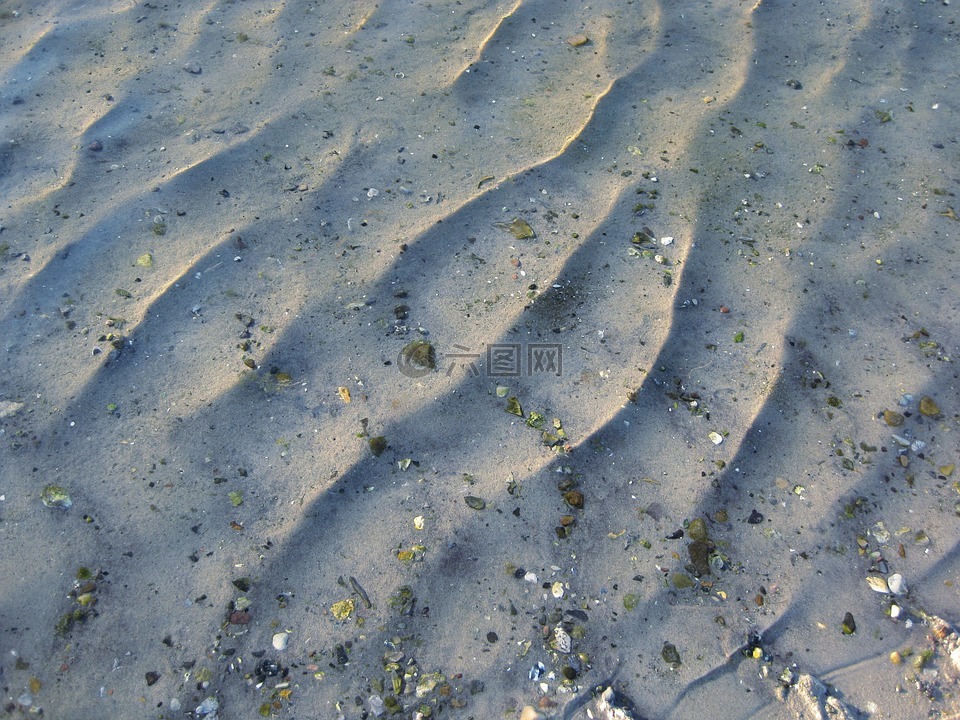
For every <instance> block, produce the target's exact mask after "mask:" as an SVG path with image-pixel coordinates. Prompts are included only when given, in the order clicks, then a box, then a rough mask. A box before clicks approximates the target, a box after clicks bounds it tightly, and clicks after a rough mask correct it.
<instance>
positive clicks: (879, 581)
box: [867, 575, 890, 593]
mask: <svg viewBox="0 0 960 720" xmlns="http://www.w3.org/2000/svg"><path fill="white" fill-rule="evenodd" d="M867 584H868V585H869V586H870V589H871V590H873V591H874V592H878V593H889V592H890V586H889V585H887V581H886V579H884V578H882V577H880V576H879V575H867Z"/></svg>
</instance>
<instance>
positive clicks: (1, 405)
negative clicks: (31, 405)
mask: <svg viewBox="0 0 960 720" xmlns="http://www.w3.org/2000/svg"><path fill="white" fill-rule="evenodd" d="M22 409H23V403H22V402H13V401H12V400H2V401H0V419H3V418H8V417H13V416H14V415H16V414H17V413H18V412H20V411H21V410H22Z"/></svg>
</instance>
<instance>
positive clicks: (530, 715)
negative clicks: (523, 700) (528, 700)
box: [520, 705, 544, 720]
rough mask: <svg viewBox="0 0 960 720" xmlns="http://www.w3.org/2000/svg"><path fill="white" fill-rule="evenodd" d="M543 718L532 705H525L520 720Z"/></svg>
mask: <svg viewBox="0 0 960 720" xmlns="http://www.w3.org/2000/svg"><path fill="white" fill-rule="evenodd" d="M543 717H544V716H543V715H541V714H540V713H538V712H537V711H536V709H535V708H534V707H533V706H532V705H525V706H524V708H523V710H521V711H520V720H543Z"/></svg>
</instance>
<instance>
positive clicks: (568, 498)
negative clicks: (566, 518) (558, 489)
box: [563, 490, 583, 509]
mask: <svg viewBox="0 0 960 720" xmlns="http://www.w3.org/2000/svg"><path fill="white" fill-rule="evenodd" d="M563 499H564V502H566V503H567V505H569V506H570V507H572V508H577V509H581V508H583V493H582V492H580V491H579V490H570V491H568V492H565V493H564V494H563Z"/></svg>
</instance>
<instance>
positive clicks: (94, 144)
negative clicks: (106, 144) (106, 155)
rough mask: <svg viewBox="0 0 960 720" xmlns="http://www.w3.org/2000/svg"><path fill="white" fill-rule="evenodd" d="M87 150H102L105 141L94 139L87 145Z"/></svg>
mask: <svg viewBox="0 0 960 720" xmlns="http://www.w3.org/2000/svg"><path fill="white" fill-rule="evenodd" d="M87 150H90V151H91V152H100V151H101V150H103V143H102V142H100V141H99V140H94V141H93V142H92V143H90V144H89V145H87Z"/></svg>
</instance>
